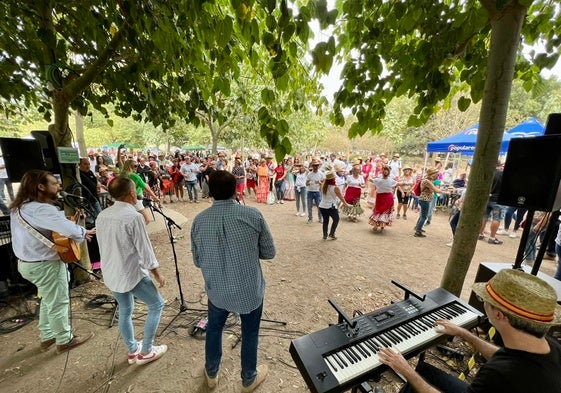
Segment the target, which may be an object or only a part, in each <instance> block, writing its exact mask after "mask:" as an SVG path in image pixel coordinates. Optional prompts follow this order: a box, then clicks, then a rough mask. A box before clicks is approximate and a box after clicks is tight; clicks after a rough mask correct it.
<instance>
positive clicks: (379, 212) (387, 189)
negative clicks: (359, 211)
mask: <svg viewBox="0 0 561 393" xmlns="http://www.w3.org/2000/svg"><path fill="white" fill-rule="evenodd" d="M396 186H397V182H396V181H395V180H394V179H391V178H390V167H389V166H387V165H384V166H383V167H382V177H377V178H376V179H374V187H375V188H376V203H375V205H374V212H373V214H372V215H371V216H370V225H372V226H373V230H374V231H377V230H378V228H380V231H382V232H383V231H384V228H385V227H386V226H390V225H391V224H392V221H393V210H394V209H393V203H394V201H393V200H394V197H393V194H394V191H395V187H396Z"/></svg>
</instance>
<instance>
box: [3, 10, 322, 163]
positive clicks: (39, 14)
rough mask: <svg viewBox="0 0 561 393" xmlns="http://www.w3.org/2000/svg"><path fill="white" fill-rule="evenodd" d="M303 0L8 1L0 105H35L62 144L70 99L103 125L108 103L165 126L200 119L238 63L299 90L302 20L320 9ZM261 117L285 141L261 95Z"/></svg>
mask: <svg viewBox="0 0 561 393" xmlns="http://www.w3.org/2000/svg"><path fill="white" fill-rule="evenodd" d="M310 3H312V6H307V5H301V7H299V11H300V12H299V13H298V14H295V13H294V11H293V10H292V9H291V8H289V7H288V4H287V1H286V0H281V1H278V2H277V1H255V0H215V1H210V0H209V1H193V0H170V1H165V2H162V1H159V2H152V1H148V0H139V1H131V0H118V1H116V2H114V1H109V0H85V1H81V2H79V3H76V2H75V1H73V0H57V1H55V0H45V1H38V2H32V1H24V2H21V1H15V0H7V1H5V2H4V3H3V7H2V10H1V11H0V15H1V16H2V22H0V32H1V34H0V47H1V48H3V49H2V51H1V52H0V59H1V60H2V61H1V62H0V77H1V78H0V80H1V81H2V82H0V97H1V102H0V104H1V106H2V109H3V111H4V112H5V113H10V112H11V111H13V110H15V109H16V108H17V107H21V106H30V105H33V104H36V105H37V106H38V108H39V110H40V111H42V112H43V113H44V115H45V119H46V120H47V121H51V119H52V120H53V123H52V124H51V127H50V128H51V129H50V131H51V134H52V135H53V138H54V141H55V144H56V145H57V146H68V145H70V141H71V139H72V137H71V130H70V127H69V125H68V115H69V109H70V108H72V109H75V110H78V111H79V112H80V113H81V114H82V115H86V114H87V112H88V107H89V106H93V107H94V108H96V109H97V110H99V111H100V112H101V113H103V114H104V116H106V117H107V121H108V122H109V123H110V124H111V123H112V122H113V120H112V119H110V118H109V112H108V111H107V108H106V106H107V105H108V104H109V103H112V104H114V105H115V111H116V113H117V114H118V115H119V116H122V117H129V116H132V117H133V119H135V120H138V121H145V122H150V123H152V124H153V125H154V126H155V127H158V126H161V127H162V129H164V130H165V129H168V128H170V127H171V126H173V124H174V122H175V121H176V119H177V116H178V117H180V118H183V119H186V120H187V121H188V122H194V123H197V116H196V113H197V112H198V111H202V112H207V111H208V107H207V105H206V104H207V103H209V102H210V101H211V100H210V97H211V96H213V95H214V94H215V93H216V92H220V93H221V94H222V95H224V96H229V95H230V93H231V89H230V82H231V81H232V80H236V79H237V78H238V77H239V75H240V73H239V70H240V64H248V65H250V66H251V67H253V68H254V69H256V72H258V73H260V74H262V75H268V76H269V77H270V79H271V80H272V81H273V84H272V85H271V86H268V87H267V89H269V90H271V89H273V88H274V89H275V90H286V91H288V90H296V91H301V87H302V86H303V85H305V84H307V83H308V79H309V76H308V74H306V73H302V72H299V71H300V69H301V67H300V66H301V63H300V59H301V57H302V56H301V52H302V49H305V47H306V43H307V39H308V37H309V35H310V29H309V27H308V22H309V21H310V20H311V19H312V18H316V17H320V18H324V17H325V15H324V14H323V13H322V12H320V11H321V10H323V9H324V8H325V7H323V8H321V10H320V11H318V10H317V9H316V7H315V6H313V4H315V3H313V2H310ZM263 51H264V52H265V53H267V56H266V57H265V58H262V57H260V55H261V53H263ZM316 89H317V85H316ZM53 115H54V116H53ZM259 120H260V122H261V124H262V126H263V135H265V136H266V139H267V141H268V143H269V145H270V146H271V147H272V148H274V149H276V150H277V154H282V155H284V153H285V152H286V151H287V150H290V146H289V141H288V139H286V138H284V134H285V133H286V130H285V129H284V125H285V123H284V122H283V119H282V117H276V116H274V114H273V113H272V112H271V111H269V108H268V104H267V103H265V104H264V105H263V106H262V107H261V110H260V117H259Z"/></svg>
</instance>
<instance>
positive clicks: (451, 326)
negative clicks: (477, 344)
mask: <svg viewBox="0 0 561 393" xmlns="http://www.w3.org/2000/svg"><path fill="white" fill-rule="evenodd" d="M435 325H436V326H435V327H434V329H435V330H436V331H437V332H438V333H442V334H448V335H450V336H461V334H462V332H464V331H465V329H464V328H462V327H460V326H458V325H456V324H455V323H452V322H450V321H449V320H447V319H437V320H436V322H435Z"/></svg>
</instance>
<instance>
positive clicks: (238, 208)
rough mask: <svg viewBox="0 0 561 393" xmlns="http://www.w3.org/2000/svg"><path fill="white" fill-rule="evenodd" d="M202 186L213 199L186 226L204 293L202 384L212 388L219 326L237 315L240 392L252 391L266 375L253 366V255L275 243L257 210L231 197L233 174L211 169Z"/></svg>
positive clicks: (257, 293)
mask: <svg viewBox="0 0 561 393" xmlns="http://www.w3.org/2000/svg"><path fill="white" fill-rule="evenodd" d="M208 187H209V192H210V195H211V197H213V198H214V203H213V204H212V206H211V207H209V208H208V209H206V210H204V211H202V212H201V213H199V214H198V215H197V217H195V220H194V221H193V226H192V227H191V252H192V253H193V262H194V264H195V266H197V267H199V268H200V269H201V272H202V274H203V277H204V280H205V288H206V291H207V297H208V324H207V332H206V342H205V352H206V362H205V370H204V374H205V378H206V381H207V385H208V387H209V388H211V389H213V388H215V387H216V386H217V384H218V371H219V369H220V360H221V357H222V330H223V328H224V324H225V322H226V318H227V317H228V314H229V313H230V312H235V313H239V314H240V318H241V321H242V348H241V365H242V372H241V378H242V392H243V393H247V392H252V391H254V390H255V389H256V388H257V387H258V386H259V385H260V384H261V383H262V382H263V381H264V380H265V378H266V377H267V373H268V367H267V365H260V366H259V367H257V346H258V339H259V325H260V322H261V313H262V311H263V297H264V295H265V280H264V278H263V272H262V270H261V265H260V263H259V259H273V258H274V257H275V245H274V242H273V237H272V236H271V233H270V231H269V227H268V226H267V223H266V221H265V219H264V218H263V216H262V215H261V212H259V210H257V209H255V208H253V207H249V206H245V205H240V204H238V203H237V202H236V201H235V199H234V198H235V197H236V178H235V177H234V175H232V174H231V173H230V172H227V171H216V172H213V173H212V174H211V175H210V176H209V182H208ZM217 244H219V245H220V247H217Z"/></svg>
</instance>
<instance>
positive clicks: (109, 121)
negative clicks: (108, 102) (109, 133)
mask: <svg viewBox="0 0 561 393" xmlns="http://www.w3.org/2000/svg"><path fill="white" fill-rule="evenodd" d="M107 124H108V125H109V127H113V124H114V123H113V119H107Z"/></svg>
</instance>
